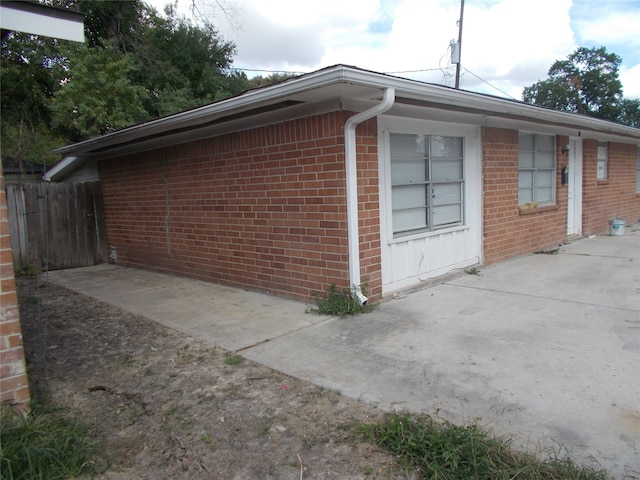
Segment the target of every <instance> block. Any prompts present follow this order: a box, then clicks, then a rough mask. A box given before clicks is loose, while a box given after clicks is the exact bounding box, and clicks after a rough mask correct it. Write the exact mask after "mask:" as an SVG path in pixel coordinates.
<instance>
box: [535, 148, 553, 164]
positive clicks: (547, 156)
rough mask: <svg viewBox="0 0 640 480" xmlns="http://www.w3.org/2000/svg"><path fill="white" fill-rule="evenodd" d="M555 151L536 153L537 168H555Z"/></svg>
mask: <svg viewBox="0 0 640 480" xmlns="http://www.w3.org/2000/svg"><path fill="white" fill-rule="evenodd" d="M553 165H554V158H553V152H538V153H537V155H536V167H537V168H553Z"/></svg>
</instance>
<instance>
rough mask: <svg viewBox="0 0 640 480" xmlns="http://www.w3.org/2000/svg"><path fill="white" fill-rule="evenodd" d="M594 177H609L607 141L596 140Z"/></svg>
mask: <svg viewBox="0 0 640 480" xmlns="http://www.w3.org/2000/svg"><path fill="white" fill-rule="evenodd" d="M596 162H597V163H596V179H597V180H607V179H608V178H609V143H608V142H600V141H599V142H598V146H597V161H596Z"/></svg>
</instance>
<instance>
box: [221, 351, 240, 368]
mask: <svg viewBox="0 0 640 480" xmlns="http://www.w3.org/2000/svg"><path fill="white" fill-rule="evenodd" d="M243 360H244V357H243V356H242V355H234V354H233V353H231V352H227V353H225V354H224V364H225V365H238V364H240V363H242V361H243Z"/></svg>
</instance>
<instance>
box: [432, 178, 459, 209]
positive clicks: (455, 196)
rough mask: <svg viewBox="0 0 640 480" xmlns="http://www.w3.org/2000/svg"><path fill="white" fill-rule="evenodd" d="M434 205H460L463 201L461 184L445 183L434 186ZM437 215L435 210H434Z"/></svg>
mask: <svg viewBox="0 0 640 480" xmlns="http://www.w3.org/2000/svg"><path fill="white" fill-rule="evenodd" d="M432 197H433V205H434V206H435V205H443V204H447V203H460V202H461V201H462V191H461V188H460V184H459V183H444V184H437V185H434V186H433V195H432ZM433 213H434V214H435V209H434V210H433Z"/></svg>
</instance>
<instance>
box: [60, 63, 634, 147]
mask: <svg viewBox="0 0 640 480" xmlns="http://www.w3.org/2000/svg"><path fill="white" fill-rule="evenodd" d="M338 83H347V84H351V85H357V86H362V87H368V88H374V89H380V90H382V89H384V88H387V87H393V88H395V89H396V95H397V96H407V97H409V98H414V99H416V100H423V101H424V100H426V101H428V102H429V103H430V104H431V105H435V106H441V107H443V108H449V109H460V110H464V109H469V108H470V106H472V107H473V109H474V110H475V111H477V112H484V113H485V114H486V115H487V116H489V117H490V116H499V117H506V118H524V119H527V120H528V121H532V122H541V123H547V124H557V125H559V126H565V127H567V126H569V127H572V128H575V129H577V130H580V129H582V130H587V131H593V132H595V131H597V132H603V133H608V134H611V135H617V136H620V137H626V138H629V139H630V140H631V141H634V142H640V129H637V128H634V127H628V126H624V125H620V124H617V123H614V122H610V121H606V120H600V119H596V118H593V117H587V116H583V115H577V114H571V113H567V112H558V111H555V110H550V109H547V108H543V107H538V106H534V105H529V104H526V103H522V102H517V101H513V100H507V99H502V98H498V97H490V96H487V95H484V94H479V93H474V92H468V91H464V90H455V89H453V88H450V87H445V86H440V85H433V84H427V83H423V82H419V81H416V80H409V79H405V78H399V77H393V76H389V75H385V74H381V73H376V72H370V71H366V70H361V69H357V68H354V67H349V66H344V65H338V66H334V67H328V68H325V69H323V70H318V71H316V72H313V73H310V74H307V75H304V76H302V77H298V78H294V79H291V80H288V81H285V82H282V83H278V84H276V85H271V86H267V87H263V88H260V89H257V90H251V91H248V92H246V93H244V94H241V95H239V96H236V97H232V98H228V99H225V100H222V101H220V102H217V103H213V104H209V105H205V106H202V107H199V108H195V109H193V110H188V111H186V112H181V113H177V114H174V115H171V116H168V117H164V118H160V119H157V120H153V121H150V122H147V123H144V124H140V125H134V126H132V127H128V128H125V129H123V130H119V131H117V132H114V133H110V134H107V135H104V136H102V137H98V138H94V139H90V140H86V141H84V142H80V143H76V144H73V145H69V146H66V147H62V148H59V149H57V150H56V153H59V154H62V155H65V156H69V155H83V154H91V152H93V151H96V150H100V151H108V150H109V149H110V148H116V147H118V146H119V145H122V144H126V143H131V142H135V141H136V140H140V139H144V138H146V137H149V136H152V135H158V134H170V133H171V132H172V130H175V129H178V128H184V127H187V126H189V125H193V126H194V128H195V127H197V126H198V125H199V124H200V123H203V122H205V121H206V120H207V119H210V118H215V117H216V116H222V115H229V114H233V113H234V112H242V111H244V110H248V109H250V108H253V107H256V106H259V105H265V104H269V103H274V102H277V101H279V100H281V99H283V98H287V97H291V96H294V95H297V94H301V93H304V92H308V91H311V90H313V89H318V88H321V87H326V86H331V85H335V84H338Z"/></svg>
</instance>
